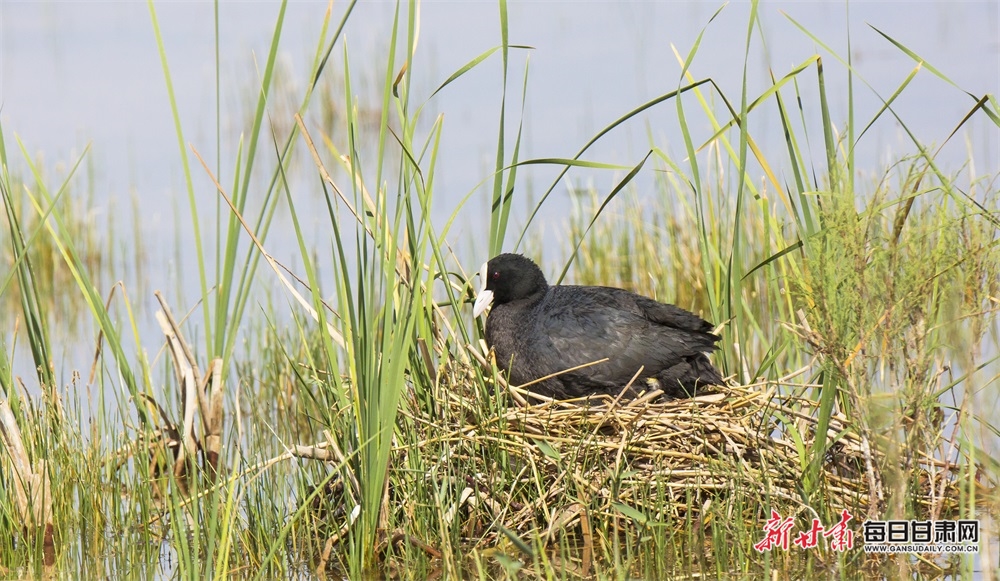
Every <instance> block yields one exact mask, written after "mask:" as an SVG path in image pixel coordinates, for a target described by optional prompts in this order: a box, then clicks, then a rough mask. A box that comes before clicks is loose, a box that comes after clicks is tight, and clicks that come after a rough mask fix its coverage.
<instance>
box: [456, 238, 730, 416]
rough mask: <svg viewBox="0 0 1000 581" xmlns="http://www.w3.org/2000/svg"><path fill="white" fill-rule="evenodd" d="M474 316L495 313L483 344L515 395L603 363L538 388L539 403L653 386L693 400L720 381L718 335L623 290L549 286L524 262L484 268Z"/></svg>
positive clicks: (504, 258) (688, 316)
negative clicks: (714, 360)
mask: <svg viewBox="0 0 1000 581" xmlns="http://www.w3.org/2000/svg"><path fill="white" fill-rule="evenodd" d="M480 275H481V276H483V281H482V288H481V290H480V293H479V296H478V297H477V299H476V306H475V309H474V313H475V315H477V316H478V315H479V314H481V313H482V312H483V311H484V310H485V309H486V306H487V305H489V304H492V305H493V309H492V310H491V312H490V315H489V317H488V318H487V320H486V342H487V344H489V345H490V347H492V348H493V350H494V353H495V354H496V359H497V365H498V366H499V367H500V368H502V369H503V370H505V371H507V372H508V373H509V380H510V382H511V383H512V384H513V385H523V384H525V383H528V382H531V381H534V380H536V379H539V378H541V377H545V376H547V375H551V374H553V373H558V372H560V371H563V370H565V369H568V368H571V367H575V366H578V365H582V364H585V363H591V362H593V361H597V360H600V359H604V358H607V359H608V360H607V361H605V362H603V363H598V364H595V365H591V366H589V367H584V368H582V369H579V370H576V371H572V372H569V373H564V374H561V375H558V376H556V377H553V378H550V379H546V380H544V381H542V382H540V383H536V384H533V385H531V386H529V387H528V389H529V390H530V391H532V392H534V393H537V394H540V395H544V396H549V397H555V398H560V399H562V398H575V397H584V396H587V395H595V394H602V393H605V394H610V395H617V394H618V393H619V392H621V390H622V389H623V388H624V387H625V385H626V384H628V382H629V380H631V379H632V377H633V376H634V375H635V374H636V373H637V372H638V371H639V369H640V368H641V369H642V373H641V374H640V375H639V377H638V378H637V379H636V381H635V382H634V383H633V384H632V386H633V387H632V392H633V394H634V393H636V392H638V391H639V390H643V389H649V388H650V386H651V384H653V383H654V382H655V383H656V384H657V385H656V387H658V388H659V389H662V390H663V392H664V395H665V396H666V397H671V398H681V397H691V396H693V395H694V394H695V393H696V392H697V391H699V390H700V389H701V388H703V387H704V386H707V385H721V384H722V377H721V376H720V375H719V372H718V371H716V369H715V368H714V367H713V366H712V364H711V363H710V362H709V360H708V357H707V356H706V355H705V354H706V353H710V352H712V351H714V350H715V349H716V346H715V343H716V341H718V340H719V337H718V336H717V335H714V334H713V333H712V325H711V324H710V323H709V322H708V321H705V320H703V319H701V318H700V317H698V316H696V315H694V314H692V313H690V312H688V311H685V310H684V309H682V308H680V307H676V306H674V305H667V304H664V303H660V302H657V301H654V300H652V299H649V298H646V297H644V296H641V295H637V294H635V293H632V292H629V291H626V290H624V289H619V288H610V287H600V286H570V285H558V286H549V284H548V282H546V280H545V275H544V274H542V271H541V269H539V268H538V266H537V265H536V264H535V263H534V262H532V261H531V260H529V259H528V258H525V257H524V256H521V255H519V254H501V255H499V256H496V257H494V258H493V259H491V260H490V261H489V262H488V263H487V264H485V265H484V268H483V271H482V272H481V273H480Z"/></svg>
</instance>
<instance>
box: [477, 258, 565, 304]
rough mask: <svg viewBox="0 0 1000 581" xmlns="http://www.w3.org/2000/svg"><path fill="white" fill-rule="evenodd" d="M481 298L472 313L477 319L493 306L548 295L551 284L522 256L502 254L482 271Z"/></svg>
mask: <svg viewBox="0 0 1000 581" xmlns="http://www.w3.org/2000/svg"><path fill="white" fill-rule="evenodd" d="M479 276H480V278H481V279H482V280H481V281H480V290H479V294H478V295H477V296H476V305H475V307H474V308H473V310H472V313H473V316H476V317H478V316H479V315H481V314H482V313H483V311H485V310H486V307H488V306H489V305H491V304H494V305H502V304H505V303H510V302H513V301H519V300H522V299H526V298H529V297H534V296H538V297H540V296H541V295H543V294H545V291H547V290H548V288H549V284H548V283H547V282H546V281H545V275H544V274H542V269H540V268H538V265H537V264H535V263H534V262H532V261H531V260H530V259H528V258H525V257H524V256H521V255H520V254H500V255H498V256H495V257H493V258H492V259H491V260H490V261H489V262H487V263H486V264H484V265H483V268H482V270H480V271H479Z"/></svg>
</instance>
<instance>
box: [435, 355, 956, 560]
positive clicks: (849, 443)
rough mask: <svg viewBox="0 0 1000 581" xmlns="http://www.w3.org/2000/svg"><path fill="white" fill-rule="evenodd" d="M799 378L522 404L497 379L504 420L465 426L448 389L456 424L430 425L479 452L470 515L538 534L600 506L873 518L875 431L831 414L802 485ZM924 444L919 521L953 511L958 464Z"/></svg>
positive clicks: (642, 512) (671, 518)
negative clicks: (507, 476) (685, 394)
mask: <svg viewBox="0 0 1000 581" xmlns="http://www.w3.org/2000/svg"><path fill="white" fill-rule="evenodd" d="M481 363H482V362H481ZM810 387H813V388H815V387H818V386H806V385H792V384H787V383H785V384H777V383H773V382H761V383H755V384H752V385H745V386H727V387H722V388H718V389H717V390H716V391H715V392H713V393H711V394H708V395H703V396H699V397H696V398H693V399H689V400H667V401H664V400H662V399H660V398H659V397H658V396H659V392H652V393H648V394H645V395H643V396H640V397H638V398H634V399H628V400H625V399H623V398H618V399H615V398H610V397H607V396H600V397H592V398H589V399H587V400H571V401H556V400H552V401H543V402H541V403H528V402H525V397H526V396H527V392H526V391H524V390H519V389H516V388H508V387H505V389H508V390H509V391H510V393H511V396H512V398H513V399H514V400H516V401H519V402H520V405H513V406H512V407H510V408H509V409H508V410H507V411H506V413H505V414H504V415H503V416H502V417H499V418H494V420H495V421H491V422H489V423H484V424H482V425H478V426H477V425H470V423H469V422H468V419H469V418H470V410H471V409H472V408H474V407H475V406H476V405H477V403H476V402H471V401H469V400H467V399H466V398H464V397H462V396H460V395H453V396H452V397H451V398H450V399H449V400H448V401H449V404H448V405H449V406H451V407H452V408H453V409H452V410H451V413H449V414H445V415H446V416H448V417H451V418H463V421H462V422H461V424H462V425H459V424H458V423H456V424H455V425H452V426H441V427H446V428H447V431H448V432H450V433H451V434H453V435H458V434H461V436H459V437H456V438H454V439H452V438H449V439H450V440H451V442H452V445H453V446H452V448H451V454H456V455H460V456H461V457H463V459H465V460H466V461H472V462H474V463H476V462H478V464H477V466H476V469H475V470H474V473H475V474H474V475H472V474H470V475H469V476H468V477H467V479H466V480H467V483H468V487H467V488H466V490H465V491H464V494H463V495H462V498H463V502H464V503H467V504H469V505H472V506H473V507H474V508H476V509H479V511H481V510H485V512H486V513H488V514H484V515H482V516H481V517H480V521H482V520H486V519H485V518H483V517H487V518H488V519H489V520H488V522H489V523H496V524H500V525H502V526H503V527H505V528H506V529H509V530H510V531H515V532H517V533H519V534H525V535H528V536H529V537H530V535H531V534H532V533H542V534H543V535H544V537H543V538H544V539H547V540H551V539H552V536H553V535H554V534H556V533H559V532H561V531H565V530H567V529H570V528H573V529H574V530H579V528H578V527H580V528H582V529H583V533H584V535H585V536H586V535H588V534H589V529H590V528H591V527H592V526H595V525H596V524H597V523H594V522H588V519H590V520H593V519H599V518H602V517H607V518H610V519H613V520H614V521H615V523H616V524H615V525H614V526H615V527H616V528H617V527H618V526H619V524H618V523H619V522H620V521H625V522H626V524H627V523H628V522H629V521H631V522H632V524H636V525H639V526H643V525H644V524H649V523H657V524H658V525H670V524H673V525H674V527H676V528H677V529H680V528H682V527H684V526H689V525H690V524H691V523H692V522H694V523H696V524H698V523H700V524H704V523H706V522H707V521H708V520H709V519H711V518H713V514H715V515H719V514H722V515H725V516H726V518H727V519H728V520H729V521H730V522H733V521H735V519H742V522H743V523H744V526H745V527H747V528H749V529H753V530H760V524H761V523H762V522H763V521H764V520H766V519H767V518H768V517H769V515H770V513H769V511H770V510H771V509H775V510H778V511H779V512H780V513H781V514H782V516H797V517H803V518H805V519H806V520H808V519H811V518H812V517H815V516H820V515H819V514H818V512H817V510H827V511H828V512H827V514H828V515H829V514H839V512H840V511H841V510H842V509H845V508H846V509H848V510H850V512H851V514H852V515H854V518H855V519H856V521H855V522H856V523H860V522H861V521H863V520H865V519H866V518H881V517H882V516H883V515H884V514H885V510H886V503H887V497H888V496H889V493H888V492H887V491H886V484H884V483H885V481H886V478H885V476H884V475H886V474H888V473H889V472H890V471H893V470H895V471H896V472H895V473H898V472H899V471H900V470H901V469H902V468H903V466H901V462H902V460H901V459H900V458H893V459H890V458H888V457H887V455H886V454H884V453H883V452H881V451H880V450H881V449H883V448H884V442H873V441H872V440H873V439H876V440H877V437H876V436H871V435H866V432H865V430H864V429H863V428H862V426H858V425H856V424H855V423H854V422H852V421H851V420H850V419H849V418H847V417H844V416H843V415H842V414H834V416H833V417H832V418H831V419H830V422H829V425H828V440H827V441H828V442H829V444H828V445H827V451H826V454H825V455H824V457H823V459H822V462H821V464H820V465H819V467H818V470H817V472H816V475H815V481H814V482H813V483H812V484H811V485H810V486H807V485H805V484H804V478H805V474H806V473H807V472H808V469H809V462H810V459H811V456H810V453H811V452H810V451H811V450H812V447H813V441H814V438H815V434H816V431H817V428H818V419H817V418H818V416H819V410H818V404H817V403H816V402H814V401H812V400H811V399H809V398H806V397H802V396H797V395H788V394H794V393H808V391H807V390H808V388H810ZM485 442H488V444H487V445H488V446H490V447H492V448H493V449H500V450H502V451H503V454H505V455H506V458H505V459H504V462H505V464H506V465H507V466H508V467H510V468H509V470H510V471H511V472H516V473H517V477H518V478H520V479H521V480H522V481H523V482H522V484H523V485H518V484H517V483H514V484H512V483H511V482H505V483H502V484H501V483H500V482H499V481H498V480H497V479H496V478H494V477H493V476H492V475H493V474H495V472H496V470H497V466H496V465H495V464H496V455H495V454H483V453H482V449H483V447H484V443H485ZM932 455H933V452H931V453H928V454H922V455H917V457H918V458H919V459H918V461H916V462H915V463H913V465H912V466H910V467H909V469H910V470H914V471H916V473H917V478H911V481H916V482H919V483H920V484H919V486H918V487H916V488H918V490H915V491H914V490H910V493H915V494H916V496H917V497H916V498H912V499H911V503H912V506H914V507H915V509H916V511H917V512H918V513H920V515H922V516H924V517H926V518H949V517H950V515H953V514H956V511H957V508H958V500H957V499H958V498H959V494H958V491H957V490H958V489H957V482H958V478H959V474H958V473H957V468H958V467H957V466H956V465H955V464H949V463H947V462H943V461H940V460H936V459H934V458H933V457H932ZM894 463H895V464H894ZM480 464H481V465H480ZM911 488H913V487H911ZM807 489H808V490H807ZM810 491H811V494H810ZM456 508H458V507H456ZM475 512H477V511H470V513H475ZM482 524H485V523H482ZM469 532H470V536H475V537H478V536H479V535H477V534H475V533H474V532H473V531H471V530H470V531H469Z"/></svg>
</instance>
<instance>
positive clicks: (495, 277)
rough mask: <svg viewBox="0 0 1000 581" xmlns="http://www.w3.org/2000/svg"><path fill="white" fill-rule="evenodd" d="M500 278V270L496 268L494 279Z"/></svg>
mask: <svg viewBox="0 0 1000 581" xmlns="http://www.w3.org/2000/svg"><path fill="white" fill-rule="evenodd" d="M499 278H500V271H499V270H494V271H493V280H498V279H499Z"/></svg>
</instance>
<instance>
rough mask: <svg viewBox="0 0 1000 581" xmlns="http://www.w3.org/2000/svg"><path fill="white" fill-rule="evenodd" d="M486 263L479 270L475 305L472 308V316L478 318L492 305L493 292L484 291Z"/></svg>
mask: <svg viewBox="0 0 1000 581" xmlns="http://www.w3.org/2000/svg"><path fill="white" fill-rule="evenodd" d="M486 275H487V271H486V263H483V267H482V268H480V269H479V292H478V293H476V304H475V305H473V307H472V316H473V317H478V316H479V315H481V314H483V312H484V311H485V310H486V307H488V306H490V305H491V304H493V291H491V290H486Z"/></svg>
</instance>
